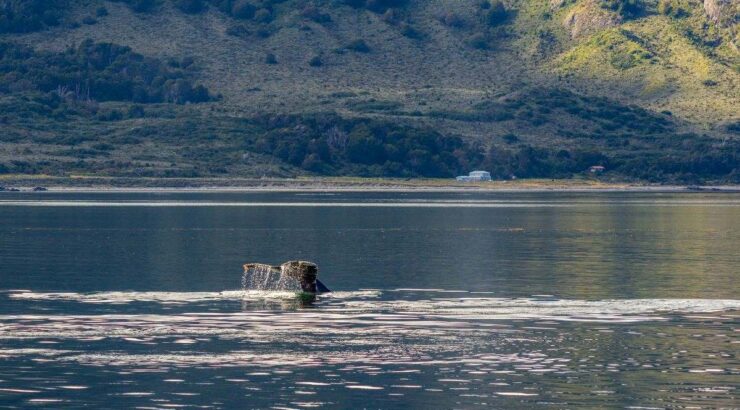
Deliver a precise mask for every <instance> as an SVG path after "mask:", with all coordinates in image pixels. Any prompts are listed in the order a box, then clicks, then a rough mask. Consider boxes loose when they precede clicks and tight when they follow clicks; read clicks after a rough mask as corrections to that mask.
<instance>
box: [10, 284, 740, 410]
mask: <svg viewBox="0 0 740 410" xmlns="http://www.w3.org/2000/svg"><path fill="white" fill-rule="evenodd" d="M455 293H457V294H459V295H460V297H450V295H451V294H455ZM294 295H295V293H294V292H284V291H283V292H280V291H226V292H99V293H87V294H81V293H37V292H29V291H15V292H12V293H9V294H8V296H9V297H10V299H11V300H16V301H36V302H37V303H73V304H82V305H84V304H93V306H96V308H97V309H101V308H105V307H106V306H120V305H121V304H123V305H136V304H140V303H156V304H158V305H160V306H162V307H163V308H166V307H167V306H170V305H171V304H173V303H174V304H175V306H177V307H178V308H179V309H180V312H170V313H165V312H160V313H156V310H157V309H153V311H150V312H147V313H131V314H124V313H103V312H98V313H91V314H57V313H55V314H45V313H34V314H28V313H26V314H15V315H8V314H6V315H0V346H2V347H0V360H14V361H19V362H25V361H30V362H31V363H37V364H41V363H43V364H44V365H45V366H69V365H70V364H72V363H74V364H76V365H78V366H84V367H87V368H89V369H109V371H114V370H113V369H119V370H118V371H117V372H119V373H120V374H121V375H126V374H158V373H162V377H161V383H162V384H167V385H172V386H175V385H190V386H192V384H191V382H188V380H187V379H183V378H177V377H173V376H174V375H176V374H179V372H180V371H186V372H190V371H194V370H199V371H208V370H209V369H210V370H215V369H219V372H220V373H224V374H231V373H229V372H231V371H237V370H238V369H241V371H239V372H238V373H235V374H241V375H242V376H241V377H238V376H237V377H234V376H231V377H224V379H225V380H223V381H224V382H226V383H231V384H233V383H238V384H242V385H245V386H246V387H249V389H251V390H247V391H260V390H262V388H263V387H265V386H266V385H265V384H264V383H266V382H267V381H268V380H273V382H275V381H276V380H282V381H281V382H280V383H291V382H290V380H291V379H293V377H294V376H293V375H294V374H295V375H296V376H295V378H296V380H294V381H293V382H292V384H293V385H294V386H295V388H294V390H295V392H294V393H292V394H297V395H303V396H305V395H312V394H316V393H317V392H319V391H322V390H326V389H334V388H345V389H349V390H352V391H356V392H364V394H378V393H380V392H385V391H389V394H393V395H398V394H411V393H412V392H415V391H418V392H422V391H423V392H434V391H440V392H441V391H447V392H458V393H459V394H457V396H459V397H466V398H478V399H481V398H487V399H488V400H491V399H492V398H493V397H499V398H500V399H511V400H514V399H517V400H523V399H528V398H532V399H535V398H539V397H541V396H543V395H545V396H547V397H549V398H550V399H554V398H556V396H557V395H555V394H554V393H553V391H551V390H550V391H547V390H542V386H539V387H537V386H538V385H536V384H531V383H529V382H528V383H526V384H524V385H521V384H517V383H522V381H527V380H530V378H538V379H539V378H543V377H548V378H550V379H552V380H553V382H554V381H555V380H559V379H560V378H564V380H576V379H578V378H580V377H590V376H588V375H594V374H601V373H603V372H607V373H609V372H629V371H638V370H642V369H645V368H650V369H662V371H664V372H669V373H674V374H675V373H676V372H679V373H680V374H698V373H699V372H704V373H705V374H715V375H717V376H718V377H729V376H730V375H732V374H735V373H736V372H737V369H734V368H733V367H731V366H729V365H727V366H722V365H721V361H720V362H715V366H713V367H709V366H706V365H704V366H702V365H701V363H702V362H697V366H692V365H691V363H692V360H693V359H689V358H690V357H695V356H696V352H681V351H674V350H669V351H670V352H672V356H671V354H669V355H668V357H669V358H672V359H670V360H667V361H666V360H664V359H663V360H652V359H650V357H649V356H646V357H642V358H641V359H640V360H635V359H633V358H631V356H629V355H626V356H623V357H622V358H621V359H617V358H616V357H615V358H614V359H612V361H610V362H604V361H601V360H598V359H596V358H594V357H593V356H592V355H589V354H588V350H587V349H586V350H584V351H580V350H572V349H570V348H569V347H567V346H568V345H569V344H570V343H571V342H568V341H569V340H571V339H583V340H591V341H592V342H591V343H592V344H593V345H599V344H601V343H604V342H608V341H609V340H610V339H611V337H612V336H611V335H613V334H614V333H619V334H620V335H621V336H620V337H628V338H633V339H634V340H635V342H637V341H639V340H641V339H642V340H644V341H645V342H646V343H648V344H647V345H646V347H649V346H654V347H653V348H656V347H657V348H660V349H666V348H668V349H671V348H670V347H669V346H670V343H671V339H672V338H675V337H680V338H688V339H691V338H696V337H697V335H696V334H694V332H692V331H691V330H690V329H689V328H687V330H686V332H685V334H679V335H676V334H675V332H674V334H673V336H671V337H668V335H667V334H665V335H664V334H662V326H661V325H659V324H660V323H667V322H668V321H670V320H679V319H680V320H682V321H684V323H686V324H687V325H691V323H692V322H697V321H698V322H702V321H706V320H711V321H712V322H713V323H715V328H716V330H715V331H714V332H712V333H710V334H706V335H702V336H704V337H710V338H712V339H713V340H714V341H716V342H717V343H720V345H721V346H725V347H724V348H720V349H719V350H717V351H716V355H717V356H718V358H721V357H723V355H725V356H727V355H730V354H731V353H730V352H731V351H732V349H730V348H729V345H728V343H732V342H733V341H734V340H736V339H737V335H735V334H733V331H732V329H731V328H729V327H728V326H732V324H733V323H735V324H736V323H737V320H738V317H740V316H738V315H740V300H708V299H625V300H601V301H586V300H558V299H552V298H546V299H543V298H514V299H507V298H487V297H483V298H479V297H470V296H469V292H460V291H446V290H444V289H436V290H418V289H415V290H395V291H389V292H387V293H386V294H383V293H380V292H378V291H358V292H337V293H336V294H329V295H327V297H321V298H319V299H318V300H317V302H316V305H315V308H313V309H298V310H296V309H288V310H284V309H277V310H276V309H274V308H273V309H267V310H261V309H258V310H254V309H251V308H247V310H245V311H232V312H228V311H220V312H208V311H198V309H197V306H201V304H202V303H208V304H210V305H211V306H215V305H213V304H214V303H216V304H223V303H234V302H237V303H238V302H240V301H243V300H252V301H257V300H264V299H272V300H281V299H283V300H284V299H286V298H288V299H290V298H291V297H295V296H294ZM440 296H442V297H440ZM389 297H392V298H393V299H388V298H389ZM409 298H413V300H408V299H409ZM225 306H227V305H223V307H225ZM223 307H222V308H221V309H220V310H224V309H223ZM187 309H195V310H193V311H187ZM226 310H228V309H226ZM692 318H693V319H692ZM558 322H560V323H564V324H566V325H565V326H559V327H558V326H554V324H555V323H558ZM574 322H580V323H583V322H589V323H592V326H591V327H588V328H585V329H581V328H573V327H570V326H568V325H567V324H568V323H574ZM643 323H644V324H645V325H641V324H643ZM625 326H628V327H625ZM706 330H707V329H705V331H704V332H705V333H706ZM399 340H403V341H404V343H403V344H402V345H400V344H398V341H399ZM49 342H54V343H55V344H53V345H50V344H48V343H49ZM563 343H565V345H563V346H560V345H561V344H563ZM633 343H634V342H633ZM21 346H26V347H21ZM27 346H33V347H27ZM42 346H43V347H42ZM124 346H128V347H126V348H125V349H124V350H121V348H122V347H124ZM215 346H219V347H218V348H216V349H214V348H213V347H215ZM308 346H310V348H307V347H308ZM614 348H615V349H621V348H620V347H619V346H615V347H614ZM728 357H729V356H728ZM683 362H686V363H688V366H684V367H681V368H676V367H675V366H677V365H679V364H680V363H683ZM718 364H719V366H717V365H718ZM229 369H233V370H229ZM248 369H252V370H251V371H249V370H248ZM255 369H258V370H256V371H255ZM430 371H431V372H432V374H434V375H436V376H435V377H433V378H432V379H429V377H428V376H423V377H422V375H425V374H426V373H427V372H430ZM316 372H319V373H316ZM333 373H336V375H332V374H333ZM317 374H321V375H322V376H321V377H322V378H321V379H311V378H310V377H312V376H310V375H314V376H313V377H315V375H317ZM342 375H354V376H353V377H351V378H349V379H348V378H346V377H344V376H342ZM378 375H385V376H383V377H382V378H378V377H380V376H378ZM330 376H331V377H330ZM360 376H362V377H360ZM2 377H7V375H5V376H3V375H2V373H0V393H3V392H4V393H5V394H13V395H31V396H33V395H39V394H41V392H42V391H43V390H41V389H39V388H36V387H35V386H34V385H33V384H31V385H29V386H34V388H26V387H21V386H19V385H12V386H11V387H3V382H2V380H1V378H2ZM366 377H373V378H374V379H372V380H375V381H374V382H372V380H371V379H366ZM550 379H548V380H550ZM517 380H518V381H517ZM58 381H59V386H58V387H57V389H56V390H55V391H56V392H59V394H62V395H63V394H70V392H77V394H83V393H84V392H85V391H88V386H87V385H85V384H84V383H81V382H80V380H78V379H76V378H75V377H61V378H59V380H58ZM540 381H541V380H540ZM512 382H514V384H512ZM486 386H489V387H486ZM514 387H517V388H514ZM134 388H135V387H134V386H131V389H134ZM139 388H141V387H139ZM191 388H192V387H191ZM3 389H4V390H3ZM704 389H705V390H702V391H701V392H699V391H697V392H696V394H705V395H708V394H711V395H715V396H716V395H720V396H721V395H726V396H728V397H727V398H728V399H730V397H731V395H732V392H733V391H734V390H733V389H732V388H727V387H722V386H712V387H705V388H704ZM707 389H708V390H707ZM561 390H562V389H561ZM65 392H66V393H65ZM608 392H609V390H607V389H602V390H594V392H593V393H591V394H592V395H593V396H594V397H608V396H609V395H610V394H612V393H608ZM117 394H118V395H119V397H129V398H130V399H131V400H133V399H135V398H138V399H140V400H141V399H143V398H149V397H154V396H158V395H157V394H156V393H153V392H147V391H136V390H127V391H120V392H118V393H117ZM570 394H571V393H569V392H568V389H566V390H564V391H562V392H561V393H560V395H561V396H562V397H567V396H568V395H570ZM684 394H689V393H686V392H685V393H684ZM278 396H279V397H284V396H283V395H281V394H279V395H278ZM177 397H180V398H191V399H192V398H195V397H198V394H195V393H194V392H188V391H181V392H179V393H178V396H177ZM389 397H391V396H389ZM40 399H41V398H40ZM538 400H539V399H538ZM316 406H319V407H321V406H323V405H322V404H320V403H318V404H316Z"/></svg>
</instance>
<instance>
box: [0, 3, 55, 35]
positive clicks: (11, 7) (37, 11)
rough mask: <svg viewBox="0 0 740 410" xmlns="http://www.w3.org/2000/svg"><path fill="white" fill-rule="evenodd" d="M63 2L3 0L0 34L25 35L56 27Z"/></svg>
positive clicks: (0, 4)
mask: <svg viewBox="0 0 740 410" xmlns="http://www.w3.org/2000/svg"><path fill="white" fill-rule="evenodd" d="M63 5H64V1H63V0H4V1H3V2H2V3H0V33H27V32H32V31H37V30H41V29H43V28H45V27H49V26H56V25H58V24H59V22H60V19H61V16H62V6H63Z"/></svg>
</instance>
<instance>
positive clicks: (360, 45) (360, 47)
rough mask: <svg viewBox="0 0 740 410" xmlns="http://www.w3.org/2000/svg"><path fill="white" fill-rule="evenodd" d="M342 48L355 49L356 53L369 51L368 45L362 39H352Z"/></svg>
mask: <svg viewBox="0 0 740 410" xmlns="http://www.w3.org/2000/svg"><path fill="white" fill-rule="evenodd" d="M344 48H346V49H347V50H352V51H355V52H357V53H369V52H370V46H368V45H367V43H366V42H365V40H363V39H357V40H353V41H351V42H350V43H349V44H347V45H346V46H345V47H344Z"/></svg>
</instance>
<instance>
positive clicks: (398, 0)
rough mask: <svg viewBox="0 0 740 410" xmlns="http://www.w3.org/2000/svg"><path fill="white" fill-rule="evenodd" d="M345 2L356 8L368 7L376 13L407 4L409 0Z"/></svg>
mask: <svg viewBox="0 0 740 410" xmlns="http://www.w3.org/2000/svg"><path fill="white" fill-rule="evenodd" d="M344 3H345V4H347V5H349V6H351V7H355V8H366V9H368V10H371V11H373V12H375V13H385V12H386V11H387V10H388V9H391V8H397V7H403V6H405V5H406V4H407V3H408V0H344Z"/></svg>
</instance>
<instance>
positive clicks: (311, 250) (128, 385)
mask: <svg viewBox="0 0 740 410" xmlns="http://www.w3.org/2000/svg"><path fill="white" fill-rule="evenodd" d="M739 249H740V195H739V194H688V193H687V194H676V193H673V194H659V193H600V194H585V193H584V194H578V193H568V194H563V193H528V194H524V193H518V194H514V193H495V194H460V193H455V194H451V193H447V194H443V193H337V194H330V193H127V194H121V193H90V194H82V193H74V194H72V193H34V194H31V193H20V194H18V193H1V194H0V407H11V408H12V407H17V408H27V407H31V406H33V407H48V408H60V407H65V408H66V407H82V406H85V405H87V406H92V407H98V408H100V407H105V408H110V407H118V408H134V407H138V408H178V407H194V408H226V407H239V408H271V407H272V408H477V407H481V408H482V407H486V408H491V407H493V408H496V407H499V408H531V407H547V408H572V407H584V408H595V407H610V408H660V409H662V408H689V407H693V408H738V407H740V399H739V397H738V396H739V395H740V391H738V390H739V389H740V357H739V355H740V252H738V250H739ZM291 259H308V260H312V261H315V262H317V263H318V264H319V266H320V268H321V272H320V277H321V279H322V281H323V282H325V283H326V284H327V285H328V286H329V287H331V288H332V289H333V290H335V292H334V293H333V294H330V295H326V296H321V297H320V298H319V299H318V300H317V301H316V302H315V303H313V304H305V303H303V302H301V301H300V300H298V299H297V298H296V296H295V295H294V294H293V293H290V292H259V291H251V290H247V291H244V290H242V289H241V288H240V283H241V278H242V271H241V265H242V264H243V263H246V262H266V263H272V264H277V263H281V262H283V261H287V260H291Z"/></svg>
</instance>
